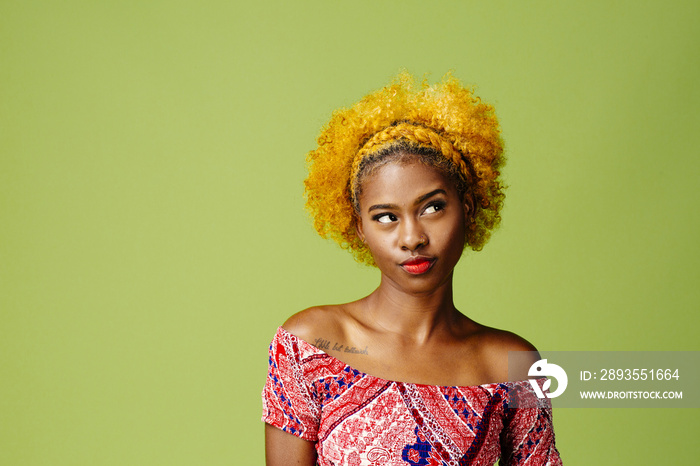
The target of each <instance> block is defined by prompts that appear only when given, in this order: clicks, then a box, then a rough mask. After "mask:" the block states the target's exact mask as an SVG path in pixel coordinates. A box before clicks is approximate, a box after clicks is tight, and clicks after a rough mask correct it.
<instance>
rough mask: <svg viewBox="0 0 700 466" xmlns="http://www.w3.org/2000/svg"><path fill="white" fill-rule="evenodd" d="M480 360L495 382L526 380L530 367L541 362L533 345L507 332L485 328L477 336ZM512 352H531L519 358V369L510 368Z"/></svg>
mask: <svg viewBox="0 0 700 466" xmlns="http://www.w3.org/2000/svg"><path fill="white" fill-rule="evenodd" d="M477 338H478V348H479V359H480V361H481V363H482V365H483V366H484V367H486V368H487V371H488V373H489V376H490V378H491V379H492V380H493V381H494V382H500V381H506V380H511V381H514V380H525V379H527V378H528V375H527V372H528V369H529V367H530V366H531V365H532V364H533V363H534V362H535V361H537V360H539V353H537V348H535V347H534V346H533V345H532V343H530V342H529V341H527V340H526V339H524V338H523V337H521V336H519V335H516V334H515V333H513V332H509V331H507V330H500V329H496V328H492V327H483V328H482V329H481V330H480V331H479V332H478V335H477ZM511 351H527V352H529V353H528V354H527V355H525V356H524V357H522V358H518V362H519V364H517V367H510V370H509V367H508V353H509V352H511Z"/></svg>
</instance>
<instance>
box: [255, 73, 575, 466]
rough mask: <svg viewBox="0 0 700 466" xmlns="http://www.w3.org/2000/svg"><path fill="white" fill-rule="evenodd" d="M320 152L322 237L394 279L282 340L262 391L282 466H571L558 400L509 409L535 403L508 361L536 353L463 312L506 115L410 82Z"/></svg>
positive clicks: (487, 216) (311, 192)
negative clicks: (554, 409)
mask: <svg viewBox="0 0 700 466" xmlns="http://www.w3.org/2000/svg"><path fill="white" fill-rule="evenodd" d="M318 141H319V147H318V148H317V149H316V150H314V151H312V152H311V153H310V154H309V157H308V160H309V176H308V178H307V180H306V182H305V184H306V195H307V207H308V209H309V210H310V212H311V213H312V214H313V216H314V221H315V227H316V229H317V230H318V232H319V233H320V234H321V235H323V236H325V237H331V238H333V239H334V240H336V241H337V242H338V243H339V244H340V245H341V246H342V247H343V248H346V249H348V250H349V251H350V252H352V253H353V255H354V256H355V258H356V259H357V260H358V261H360V262H364V263H367V264H369V265H372V266H376V267H377V268H378V269H379V271H380V272H381V280H380V283H379V286H378V288H377V289H376V290H375V291H374V292H373V293H372V294H370V295H369V296H366V297H364V298H362V299H360V300H358V301H354V302H351V303H347V304H340V305H329V306H319V307H313V308H310V309H306V310H304V311H302V312H300V313H298V314H296V315H294V316H292V317H291V318H290V319H289V320H287V321H286V322H285V323H284V325H283V326H282V327H280V329H279V330H278V332H277V334H276V335H275V338H274V340H273V342H272V344H271V346H270V366H269V375H268V379H267V383H266V386H265V389H264V391H263V404H264V409H263V421H265V422H266V423H267V424H266V426H265V427H266V430H265V435H266V457H267V464H268V465H269V466H274V465H292V464H294V465H296V464H299V465H315V464H318V465H322V466H330V465H336V466H339V465H423V464H431V465H432V464H435V465H438V464H439V465H443V464H445V465H453V464H454V465H466V464H494V463H495V462H496V461H497V460H498V459H499V457H500V458H501V462H502V463H501V464H561V460H560V459H559V453H558V451H557V449H556V447H555V444H554V433H553V430H552V417H551V407H550V406H549V404H548V402H547V401H546V399H545V401H544V402H539V403H536V404H531V405H528V406H529V407H520V408H514V407H513V405H512V404H509V403H510V402H512V401H514V396H513V394H514V393H518V394H519V396H521V397H522V396H525V397H526V398H527V399H531V398H532V397H533V395H532V389H531V388H530V385H529V384H528V383H527V381H526V380H525V379H527V377H528V375H527V367H525V368H520V369H517V368H512V367H511V370H510V373H509V368H508V352H509V351H532V352H534V351H535V348H534V347H533V346H532V345H531V344H530V343H528V342H527V341H525V340H524V339H522V338H520V337H519V336H517V335H515V334H513V333H510V332H506V331H502V330H497V329H494V328H489V327H487V326H484V325H481V324H479V323H477V322H475V321H473V320H472V319H470V318H469V317H467V316H466V315H464V314H462V313H461V312H459V311H458V310H457V309H456V308H455V305H454V303H453V298H452V287H453V271H454V267H455V265H456V264H457V262H458V261H459V259H460V257H461V255H462V252H463V250H464V248H465V247H466V246H467V245H468V246H470V247H471V248H472V249H474V250H480V249H481V248H482V247H483V245H484V243H485V242H486V240H487V239H488V237H489V235H490V232H491V230H492V229H493V228H494V227H496V226H497V225H498V223H499V221H500V217H499V211H500V208H501V205H502V202H503V197H504V195H503V189H502V184H501V182H500V180H499V176H500V174H499V169H500V167H501V166H502V164H503V163H504V157H503V146H502V141H501V138H500V130H499V127H498V123H497V120H496V118H495V116H494V113H493V109H492V107H490V106H489V105H486V104H484V103H482V102H481V101H480V100H479V99H478V98H475V97H474V96H472V94H471V93H470V92H469V91H468V90H467V89H465V88H463V87H462V86H461V85H460V84H459V82H458V81H457V80H456V79H454V78H451V77H448V78H446V79H445V80H444V81H443V82H442V83H441V84H439V85H436V86H432V87H430V86H427V85H425V84H423V85H422V86H420V87H419V88H416V86H414V84H413V81H412V79H411V78H410V76H407V75H401V76H400V77H399V79H398V80H396V81H395V82H394V83H393V84H391V85H390V86H388V87H385V88H384V89H381V90H379V91H377V92H375V93H373V94H370V95H368V96H367V97H365V98H364V99H363V100H361V101H360V102H358V103H357V104H355V105H354V106H353V107H352V108H350V109H343V110H339V111H337V112H335V113H334V115H333V117H332V118H331V121H330V122H329V123H328V125H327V126H326V127H325V128H324V129H323V131H322V133H321V136H320V137H319V140H318ZM531 354H532V356H531V358H530V361H529V362H534V361H536V360H537V359H538V357H537V353H531ZM518 381H519V382H518ZM521 406H522V405H521Z"/></svg>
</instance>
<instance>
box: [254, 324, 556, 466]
mask: <svg viewBox="0 0 700 466" xmlns="http://www.w3.org/2000/svg"><path fill="white" fill-rule="evenodd" d="M268 369H269V370H268V376H267V381H266V383H265V387H264V389H263V393H262V398H263V416H262V420H263V421H264V422H266V423H268V424H270V425H273V426H275V427H278V428H280V429H282V430H284V431H285V432H288V433H290V434H292V435H296V436H297V437H300V438H302V439H305V440H308V441H311V442H315V443H316V451H317V453H318V460H317V465H318V466H346V465H347V466H361V465H376V466H379V465H381V466H398V465H401V466H404V465H493V464H495V463H496V461H498V460H499V458H500V459H501V463H500V464H508V465H560V464H562V462H561V459H560V456H559V452H558V451H557V448H556V446H555V443H554V430H553V426H552V409H551V404H550V403H549V399H547V398H545V399H543V400H535V402H534V403H529V404H522V403H521V404H520V405H519V406H526V405H527V406H532V407H527V408H523V407H519V408H515V407H513V405H512V403H511V401H512V400H513V397H514V394H515V393H517V394H518V396H519V397H522V396H523V395H524V396H525V397H531V398H533V397H535V393H534V390H533V389H532V387H531V385H530V383H529V381H527V380H526V381H522V382H504V383H489V384H484V385H475V386H467V387H446V386H438V385H423V384H415V383H405V382H396V381H391V380H385V379H381V378H378V377H374V376H371V375H369V374H365V373H363V372H361V371H358V370H356V369H354V368H352V367H350V366H349V365H347V364H345V363H343V362H342V361H340V360H338V359H336V358H334V357H333V356H331V355H329V354H327V353H325V352H324V351H323V350H320V349H318V348H316V347H315V346H313V345H311V344H309V343H307V342H305V341H304V340H301V339H300V338H298V337H296V336H295V335H292V334H291V333H289V332H287V331H286V330H285V329H283V328H281V327H280V328H279V329H278V330H277V333H276V334H275V336H274V339H273V340H272V343H271V344H270V350H269V366H268ZM521 399H522V398H521Z"/></svg>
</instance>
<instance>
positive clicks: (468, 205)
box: [463, 193, 475, 224]
mask: <svg viewBox="0 0 700 466" xmlns="http://www.w3.org/2000/svg"><path fill="white" fill-rule="evenodd" d="M463 205H464V220H465V221H466V222H467V224H468V223H470V220H471V219H472V218H473V217H474V205H475V203H474V196H472V195H471V193H467V194H465V195H464V203H463Z"/></svg>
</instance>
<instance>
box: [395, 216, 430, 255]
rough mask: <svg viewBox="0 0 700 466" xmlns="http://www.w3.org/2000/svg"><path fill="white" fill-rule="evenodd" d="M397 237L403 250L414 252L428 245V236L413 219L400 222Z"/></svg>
mask: <svg viewBox="0 0 700 466" xmlns="http://www.w3.org/2000/svg"><path fill="white" fill-rule="evenodd" d="M399 235H400V237H399V242H400V246H401V249H403V250H409V251H415V250H416V249H418V248H419V247H421V246H425V245H426V244H428V236H427V234H426V233H425V231H424V230H423V228H422V227H421V224H420V222H418V221H416V220H413V219H410V220H405V221H404V222H401V225H400V228H399Z"/></svg>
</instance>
